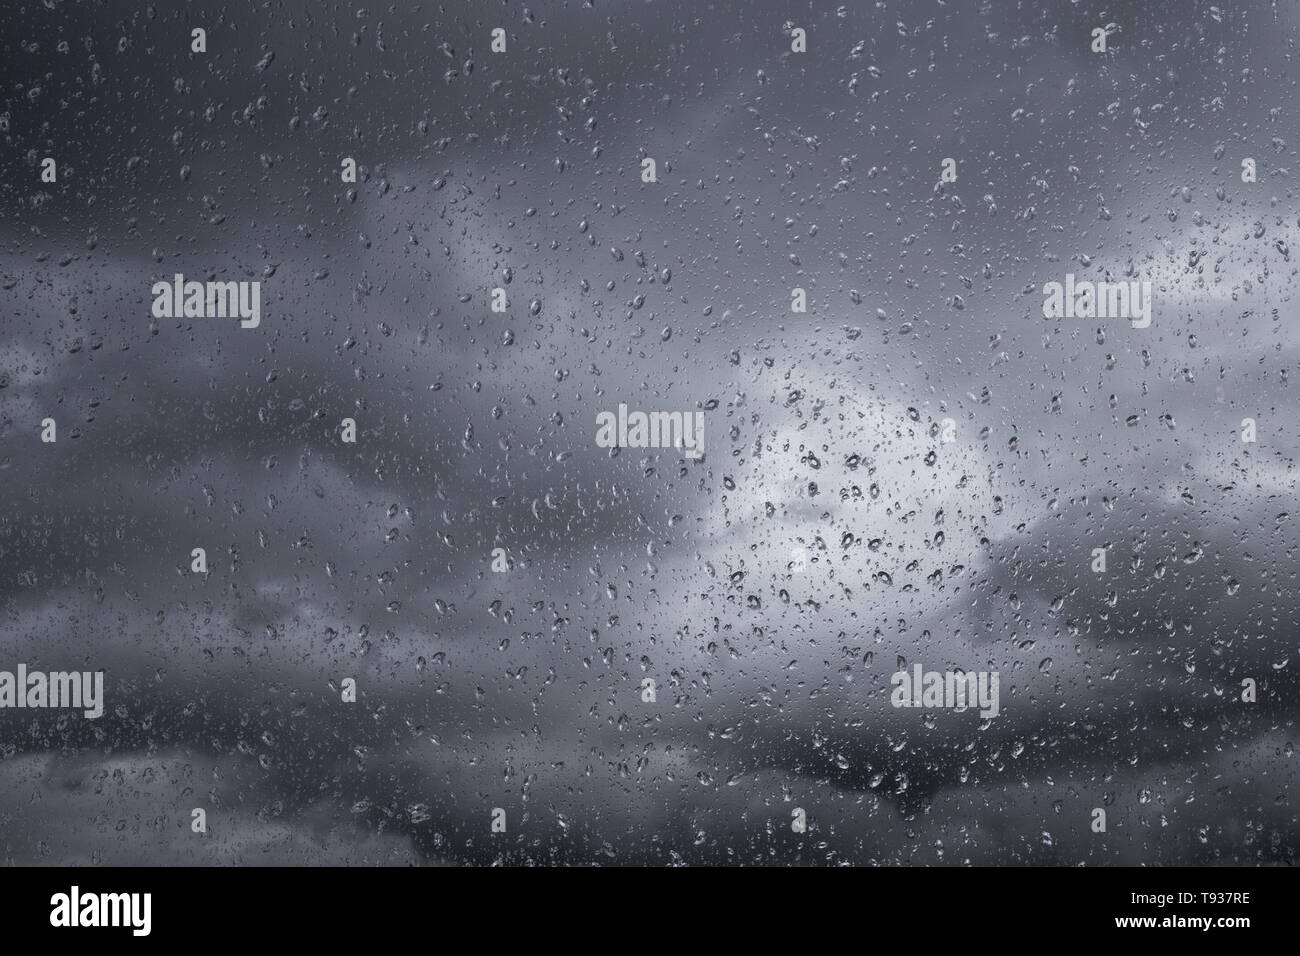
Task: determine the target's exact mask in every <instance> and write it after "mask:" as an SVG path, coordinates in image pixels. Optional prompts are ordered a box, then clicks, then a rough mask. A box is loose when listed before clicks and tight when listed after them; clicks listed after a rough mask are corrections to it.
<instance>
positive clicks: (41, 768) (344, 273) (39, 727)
mask: <svg viewBox="0 0 1300 956" xmlns="http://www.w3.org/2000/svg"><path fill="white" fill-rule="evenodd" d="M412 11H414V12H412ZM195 27H203V28H204V29H206V31H207V52H206V53H192V52H191V49H190V44H191V39H190V37H191V34H190V31H191V29H193V28H195ZM494 27H502V28H504V29H505V30H506V33H507V49H506V52H505V53H500V54H495V53H492V52H491V51H490V49H489V46H490V42H491V30H492V29H493V28H494ZM794 27H799V28H802V29H804V30H806V32H807V52H806V53H793V52H791V35H790V31H791V30H792V28H794ZM1095 27H1104V28H1106V29H1107V30H1108V36H1107V47H1108V49H1107V52H1105V53H1101V54H1098V53H1094V52H1092V50H1091V44H1092V42H1093V41H1092V37H1091V33H1092V30H1093V29H1094V28H1095ZM1298 32H1300V8H1298V7H1297V6H1296V5H1295V4H1294V3H1265V2H1251V3H1246V4H1223V5H1222V6H1221V7H1215V6H1211V5H1209V4H1207V3H1200V2H1172V0H1171V2H1166V3H1161V2H1141V3H1137V2H1134V3H1116V4H1113V5H1111V6H1107V5H1105V4H1097V3H1089V2H1065V0H1061V2H1044V3H1028V2H1025V3H1014V2H1009V0H1008V2H1003V0H996V2H995V0H986V2H982V3H968V2H961V3H958V2H947V3H944V2H940V0H910V2H876V3H870V4H868V3H845V4H844V5H842V6H837V5H836V4H835V3H833V2H831V3H821V2H811V3H810V2H807V0H803V2H798V3H789V4H779V3H774V2H771V0H758V2H743V3H742V2H738V0H737V2H728V3H714V4H709V3H701V2H699V0H689V2H688V0H680V2H662V0H656V2H641V0H623V2H611V0H596V2H595V3H594V4H591V3H581V2H570V3H548V2H541V0H539V2H538V3H536V5H535V6H534V7H533V8H532V12H528V9H527V8H524V7H522V6H521V5H520V4H518V3H515V2H511V3H498V2H474V3H447V4H426V5H414V4H412V5H407V4H399V5H395V6H394V7H392V8H387V7H385V8H380V7H377V6H376V7H355V6H352V5H349V4H338V3H324V4H322V3H316V2H312V3H306V2H303V0H292V2H284V3H279V4H274V5H265V4H254V3H248V2H242V0H231V2H228V3H224V4H219V5H212V6H206V5H203V4H188V5H179V6H175V5H171V4H162V3H159V4H155V5H152V6H151V5H148V4H144V3H139V2H102V3H88V4H74V3H68V2H50V3H47V4H35V3H24V4H18V5H12V4H11V5H7V6H6V8H5V9H4V10H3V11H2V12H0V38H2V43H3V46H2V47H0V55H2V56H3V59H4V62H5V69H4V85H3V92H2V93H0V96H2V97H3V103H2V104H0V136H2V137H3V139H4V146H5V148H4V150H3V151H0V169H2V172H3V175H2V176H0V279H2V280H3V281H0V288H2V289H3V294H4V312H3V315H4V318H3V322H2V323H0V436H2V437H3V443H2V444H0V487H3V489H4V491H5V507H4V508H3V509H2V510H0V601H2V602H3V605H2V607H3V625H2V628H0V669H5V670H14V669H15V668H16V666H17V664H19V663H25V664H27V665H28V667H29V668H30V669H45V670H69V669H79V670H102V671H104V673H105V687H106V698H107V701H106V711H105V714H104V716H103V717H102V718H100V719H98V720H86V719H84V718H83V717H82V716H81V715H80V713H76V712H70V711H55V710H46V711H34V710H4V711H0V727H3V731H4V732H3V740H2V743H0V747H2V748H3V749H2V750H0V756H2V757H3V759H0V848H2V850H3V854H2V857H0V858H3V859H4V861H5V862H13V863H67V864H71V863H78V864H84V863H103V864H115V863H117V864H131V863H153V864H176V863H213V864H215V863H234V862H242V863H255V864H257V863H288V862H309V863H322V864H341V863H351V864H356V863H383V864H397V863H408V862H419V863H429V864H433V863H480V864H482V863H523V862H534V863H600V864H629V863H650V864H665V863H718V864H747V865H759V864H769V865H770V864H842V863H858V864H868V863H883V864H963V863H973V864H1000V865H1001V864H1015V863H1033V864H1066V865H1078V864H1088V865H1098V864H1106V863H1124V864H1175V863H1179V864H1192V863H1238V864H1240V863H1255V862H1264V863H1279V862H1286V863H1294V862H1295V854H1296V841H1297V835H1298V833H1300V826H1298V824H1297V817H1296V810H1295V808H1294V806H1293V805H1292V804H1291V803H1290V790H1291V787H1292V784H1293V783H1294V782H1295V775H1296V763H1295V757H1294V752H1293V748H1294V742H1295V738H1296V717H1297V714H1298V713H1300V708H1298V707H1297V704H1296V694H1297V692H1300V681H1297V679H1296V676H1295V674H1296V667H1295V661H1294V660H1293V658H1296V656H1297V639H1298V634H1300V631H1298V629H1297V626H1296V622H1297V620H1300V595H1298V592H1297V587H1298V584H1297V568H1298V567H1300V565H1298V564H1297V558H1298V555H1297V546H1298V544H1300V541H1298V535H1297V530H1296V527H1297V520H1298V517H1297V515H1296V514H1295V511H1296V509H1295V507H1294V499H1295V493H1296V465H1295V459H1296V454H1297V450H1298V449H1300V428H1298V427H1297V420H1298V416H1297V412H1300V408H1298V407H1297V402H1296V399H1295V396H1294V392H1293V389H1294V387H1295V384H1294V379H1295V378H1296V377H1297V375H1300V367H1298V359H1300V331H1298V328H1297V324H1296V322H1295V309H1296V287H1297V278H1296V269H1297V264H1296V261H1295V260H1294V258H1293V252H1292V250H1293V249H1300V242H1298V241H1297V240H1298V239H1300V203H1298V202H1297V196H1296V189H1295V185H1294V177H1293V170H1294V169H1295V168H1297V163H1298V160H1297V156H1296V141H1297V139H1300V129H1298V125H1300V124H1298V120H1297V112H1296V110H1297V107H1296V103H1297V102H1298V100H1297V83H1296V78H1295V63H1294V55H1295V52H1294V51H1295V44H1296V38H1297V33H1298ZM47 156H48V157H52V158H54V159H55V160H56V163H57V170H58V179H57V182H55V183H44V182H42V180H41V161H42V159H43V158H45V157H47ZM345 157H350V158H353V159H355V161H356V163H357V164H358V167H359V169H360V175H359V177H358V180H359V181H358V182H357V183H356V184H355V185H352V184H347V183H344V182H342V181H341V176H340V169H341V163H342V161H343V159H344V158H345ZM645 157H649V158H653V159H654V160H655V163H656V168H657V173H658V181H657V182H655V183H644V182H642V177H641V170H642V159H643V158H645ZM945 158H952V159H954V160H955V162H956V170H957V181H956V182H952V183H941V182H940V172H941V164H942V162H943V160H944V159H945ZM1246 158H1251V159H1253V160H1254V162H1255V166H1256V171H1257V181H1256V182H1254V183H1245V182H1243V181H1242V177H1241V168H1242V160H1243V159H1246ZM176 273H182V274H184V275H185V276H186V278H189V279H198V280H201V281H202V280H208V279H218V280H250V281H251V280H257V281H260V283H261V303H262V317H261V324H260V326H259V327H258V328H256V329H241V328H240V327H239V323H238V321H237V320H230V319H218V318H180V319H167V318H162V319H155V318H154V317H153V316H152V315H151V304H152V295H151V294H150V289H151V287H152V285H153V283H154V282H156V281H158V280H160V279H161V280H168V281H169V280H170V279H171V278H172V276H173V275H174V274H176ZM1067 273H1073V274H1074V275H1075V276H1076V277H1077V278H1078V279H1080V280H1082V279H1085V278H1087V279H1091V280H1098V279H1112V280H1119V279H1132V280H1135V281H1140V282H1141V281H1149V282H1150V283H1151V285H1152V290H1153V297H1154V298H1153V308H1152V315H1153V321H1152V324H1151V326H1150V327H1149V328H1146V329H1135V328H1132V327H1131V326H1130V323H1129V322H1128V321H1127V320H1125V319H1122V318H1044V317H1043V309H1042V306H1043V294H1042V288H1043V285H1044V283H1047V282H1052V281H1062V282H1063V281H1064V280H1065V276H1066V274H1067ZM494 287H502V288H504V289H505V290H506V293H507V296H508V301H509V308H508V310H507V311H506V313H504V314H500V313H494V312H492V311H491V309H490V298H491V292H492V289H493V288H494ZM796 287H798V288H802V289H804V290H806V293H807V299H808V309H807V312H806V313H802V314H800V313H792V311H791V290H792V289H793V288H796ZM620 403H624V404H627V405H628V406H629V408H632V409H640V410H644V411H683V412H685V411H691V412H694V411H703V412H704V415H705V433H704V449H705V454H704V457H703V458H702V459H700V460H698V461H692V460H690V459H687V458H686V457H685V456H683V455H682V454H681V453H680V452H678V451H675V450H673V449H637V448H623V449H619V450H618V452H617V454H611V452H610V450H609V449H605V448H601V447H598V446H597V444H596V440H595V436H596V415H597V414H598V413H599V412H601V411H613V410H616V409H617V407H618V405H619V404H620ZM47 417H51V418H54V419H55V420H56V422H57V427H58V440H57V442H55V443H54V444H47V443H42V442H41V440H40V433H41V427H40V423H41V421H42V419H44V418H47ZM345 417H350V418H353V419H355V421H356V425H357V441H356V443H355V444H345V443H343V442H342V440H341V432H340V422H341V421H342V420H343V419H344V418H345ZM1245 418H1251V419H1253V420H1254V421H1255V423H1256V427H1257V441H1256V442H1255V443H1245V442H1243V441H1242V440H1241V432H1242V420H1243V419H1245ZM945 419H951V421H952V426H953V428H954V429H955V431H954V440H953V441H951V442H944V441H942V436H941V430H942V428H943V422H944V420H945ZM196 547H202V548H204V549H205V550H206V553H207V558H208V565H209V573H208V574H206V575H196V574H192V573H191V572H190V553H191V550H192V549H193V548H196ZM801 547H802V548H804V549H805V550H806V552H807V554H808V556H809V563H808V565H807V568H806V569H805V570H803V571H797V570H795V569H794V568H793V567H792V552H793V550H794V549H796V548H801ZM494 548H502V549H504V550H505V552H506V554H507V555H508V558H509V561H510V564H511V568H510V570H509V571H507V572H505V573H493V572H492V570H491V563H492V550H493V549H494ZM1096 548H1105V549H1106V554H1107V570H1106V572H1105V573H1104V574H1096V573H1094V572H1093V571H1092V569H1091V563H1092V561H1093V550H1094V549H1096ZM915 664H922V665H923V666H924V667H925V668H926V669H929V670H938V671H948V670H955V669H961V670H965V671H997V672H999V674H1000V686H1001V702H1000V713H999V714H998V716H997V717H995V718H993V719H992V720H987V721H982V720H981V719H980V718H979V715H978V714H977V713H974V712H971V711H966V712H951V711H947V710H927V709H895V708H894V707H892V706H891V704H890V691H891V684H890V678H891V676H892V675H893V673H894V672H895V671H898V670H900V669H909V670H910V668H911V667H912V666H914V665H915ZM344 678H352V679H354V680H355V681H356V683H357V687H358V700H357V701H356V703H344V702H342V701H341V699H340V698H341V694H340V689H339V688H340V684H341V682H342V681H343V679H344ZM644 678H651V679H653V680H654V681H655V682H656V686H657V701H656V702H654V703H644V702H643V701H642V700H641V682H642V680H643V679H644ZM1244 678H1251V679H1253V680H1255V681H1256V682H1257V686H1258V691H1257V693H1258V700H1257V702H1255V703H1253V704H1250V703H1244V702H1242V701H1241V699H1240V697H1241V684H1242V680H1243V679H1244ZM495 807H499V808H502V809H504V810H505V811H506V818H507V831H506V832H505V833H504V834H501V833H498V834H493V833H492V832H491V831H490V823H491V812H492V809H493V808H495ZM1097 807H1104V808H1105V809H1106V812H1107V823H1108V827H1107V832H1106V833H1104V834H1098V833H1093V832H1092V831H1091V829H1090V824H1091V822H1092V819H1093V816H1092V811H1093V809H1094V808H1097ZM193 808H204V809H205V810H206V813H207V819H208V833H207V834H206V835H203V836H200V835H196V834H194V833H192V832H191V828H190V819H191V810H192V809H193ZM796 808H798V809H802V810H804V811H805V813H806V816H807V820H808V825H809V829H808V832H807V833H804V834H798V833H794V832H792V830H791V826H790V824H791V819H792V816H791V813H792V810H794V809H796Z"/></svg>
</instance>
